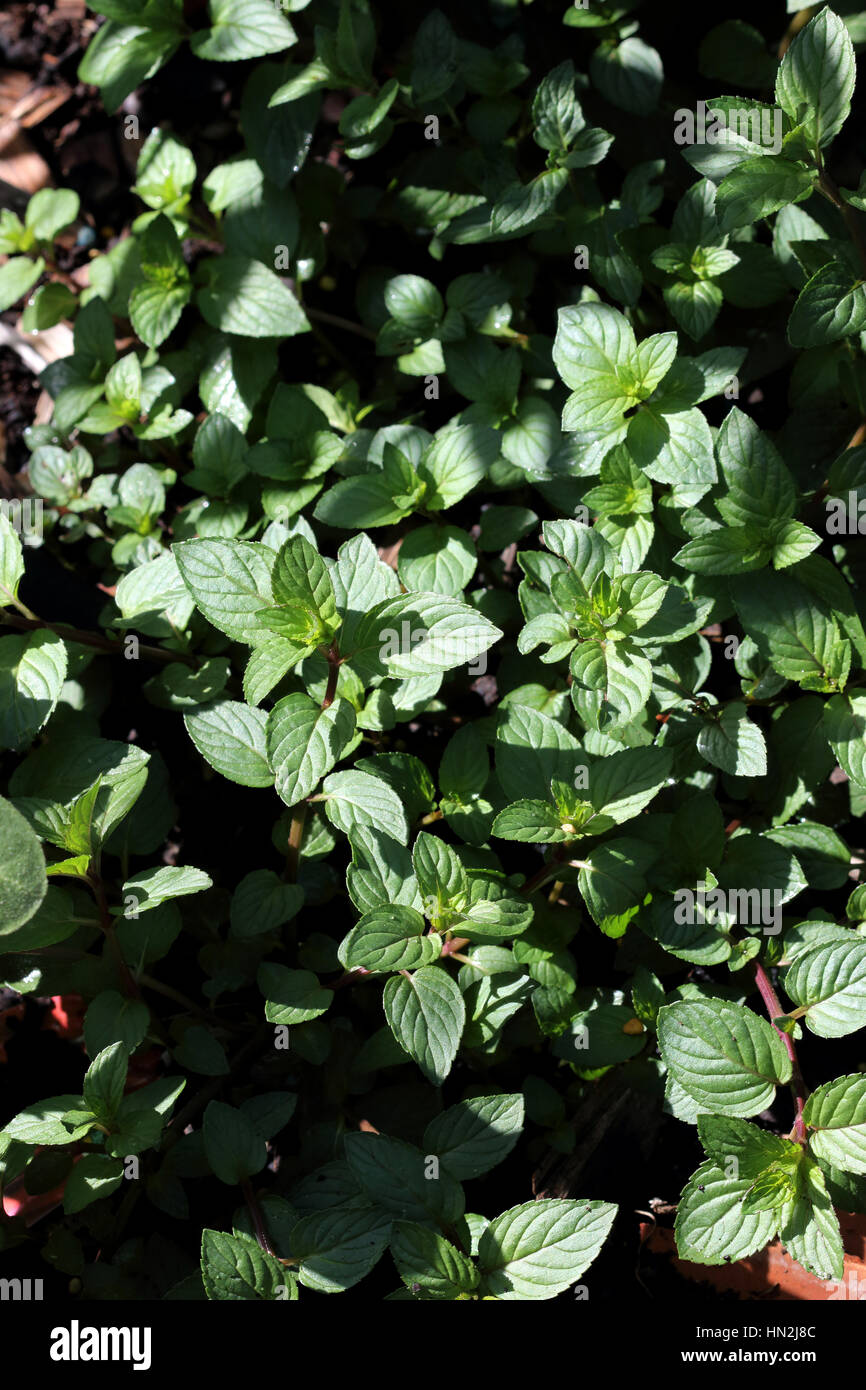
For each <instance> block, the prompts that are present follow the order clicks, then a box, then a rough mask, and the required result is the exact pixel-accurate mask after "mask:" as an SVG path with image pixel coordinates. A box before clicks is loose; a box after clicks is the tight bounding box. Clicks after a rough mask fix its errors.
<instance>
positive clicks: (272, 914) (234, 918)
mask: <svg viewBox="0 0 866 1390" xmlns="http://www.w3.org/2000/svg"><path fill="white" fill-rule="evenodd" d="M303 902H304V890H303V888H301V887H299V885H298V884H297V883H284V882H283V880H282V879H281V878H278V877H277V875H276V874H275V873H274V872H273V870H272V869H253V870H251V872H250V873H248V874H245V875H244V877H243V878H242V879H241V881H240V883H239V884H238V886H237V888H236V889H235V891H234V893H233V894H232V906H231V934H232V936H233V937H236V938H237V939H238V940H241V941H246V940H248V939H249V938H250V937H254V936H263V935H264V934H265V933H266V932H272V931H276V930H277V928H278V927H281V926H283V925H284V923H286V922H290V921H291V920H292V918H293V917H294V916H296V914H297V913H298V911H299V910H300V908H301V907H302V905H303Z"/></svg>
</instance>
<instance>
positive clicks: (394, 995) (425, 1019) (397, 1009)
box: [384, 965, 466, 1086]
mask: <svg viewBox="0 0 866 1390" xmlns="http://www.w3.org/2000/svg"><path fill="white" fill-rule="evenodd" d="M384 1005H385V1017H386V1018H387V1020H388V1026H389V1028H390V1029H391V1032H392V1033H393V1034H394V1037H395V1038H396V1039H397V1042H398V1043H399V1044H400V1046H401V1047H402V1048H403V1050H404V1051H405V1052H408V1054H409V1056H410V1057H411V1058H412V1060H413V1061H414V1062H416V1063H417V1064H418V1066H419V1067H420V1069H421V1071H422V1072H423V1073H424V1076H425V1077H426V1078H427V1080H428V1081H429V1082H430V1084H431V1086H441V1085H442V1083H443V1082H444V1081H445V1078H446V1077H447V1076H448V1073H449V1072H450V1071H451V1067H452V1064H453V1062H454V1058H455V1057H456V1055H457V1049H458V1047H459V1046H460V1037H461V1034H462V1032H463V1025H464V1022H465V1019H466V1009H465V1006H464V1003H463V996H462V994H461V993H460V990H459V989H458V987H457V985H456V984H455V983H454V981H453V980H452V979H451V976H450V975H448V974H447V973H446V972H445V970H444V969H443V968H442V967H440V966H437V965H426V966H424V967H423V968H422V969H420V970H416V971H415V972H414V974H412V975H399V976H392V978H391V979H390V980H388V982H387V984H386V985H385V994H384Z"/></svg>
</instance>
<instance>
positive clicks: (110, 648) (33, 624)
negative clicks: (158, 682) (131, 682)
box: [0, 612, 198, 666]
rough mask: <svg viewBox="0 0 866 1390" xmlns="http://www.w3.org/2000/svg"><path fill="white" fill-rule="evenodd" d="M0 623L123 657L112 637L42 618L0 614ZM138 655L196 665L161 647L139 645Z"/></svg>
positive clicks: (119, 644)
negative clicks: (43, 633) (55, 636)
mask: <svg viewBox="0 0 866 1390" xmlns="http://www.w3.org/2000/svg"><path fill="white" fill-rule="evenodd" d="M0 623H3V624H4V625H5V626H7V627H16V628H18V629H19V630H20V631H22V632H38V631H39V630H40V629H44V630H45V631H46V632H54V633H56V634H57V636H58V637H63V638H65V639H66V641H67V642H77V643H79V645H80V646H82V647H95V648H96V650H97V651H101V652H108V653H110V654H111V655H112V656H122V655H123V641H122V640H121V641H117V640H115V639H114V638H113V637H103V636H102V634H101V633H98V632H85V631H84V630H83V629H82V628H77V627H67V626H66V625H65V624H64V623H47V622H45V621H44V619H42V618H36V617H32V618H25V617H23V616H21V617H19V616H18V614H17V613H8V612H3V613H0ZM138 654H139V656H140V657H143V658H144V659H145V660H146V661H159V662H163V663H165V664H167V663H168V662H170V661H182V662H183V663H184V665H186V666H196V665H197V664H198V663H197V661H196V659H195V657H194V656H190V655H188V654H187V653H185V652H167V651H164V650H163V649H162V647H149V646H146V645H145V644H144V643H141V642H140V643H139V645H138Z"/></svg>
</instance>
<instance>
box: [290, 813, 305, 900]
mask: <svg viewBox="0 0 866 1390" xmlns="http://www.w3.org/2000/svg"><path fill="white" fill-rule="evenodd" d="M306 819H307V803H306V801H302V802H300V803H299V805H297V806H296V807H295V809H294V810H293V811H292V824H291V826H290V827H289V843H288V846H287V848H286V874H287V876H288V879H289V882H290V883H297V881H298V867H299V865H300V862H301V844H302V843H303V839H304V823H305V821H306Z"/></svg>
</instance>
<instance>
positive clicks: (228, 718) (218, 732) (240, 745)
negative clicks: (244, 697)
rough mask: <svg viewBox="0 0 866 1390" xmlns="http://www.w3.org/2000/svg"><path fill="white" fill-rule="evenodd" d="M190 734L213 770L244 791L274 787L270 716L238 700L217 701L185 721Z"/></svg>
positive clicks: (186, 717) (187, 717)
mask: <svg viewBox="0 0 866 1390" xmlns="http://www.w3.org/2000/svg"><path fill="white" fill-rule="evenodd" d="M183 722H184V724H185V726H186V731H187V733H188V734H189V736H190V738H191V739H192V741H193V743H194V744H195V746H196V748H197V749H198V751H199V752H200V753H201V755H202V757H203V758H204V759H205V761H206V762H208V763H210V765H211V767H212V768H214V769H215V770H216V771H217V772H219V773H220V774H221V775H222V776H223V777H227V778H228V779H229V781H230V782H238V783H239V784H240V785H241V786H242V787H272V786H273V785H274V773H273V771H272V770H271V763H270V761H269V749H268V747H267V744H266V728H267V724H268V719H267V715H266V714H265V713H264V711H263V710H259V709H252V708H251V707H250V706H249V705H245V704H242V703H241V702H240V701H238V700H215V701H214V703H213V704H211V705H203V706H202V707H201V708H200V709H196V710H190V711H189V712H188V713H186V714H185V715H184V717H183Z"/></svg>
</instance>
